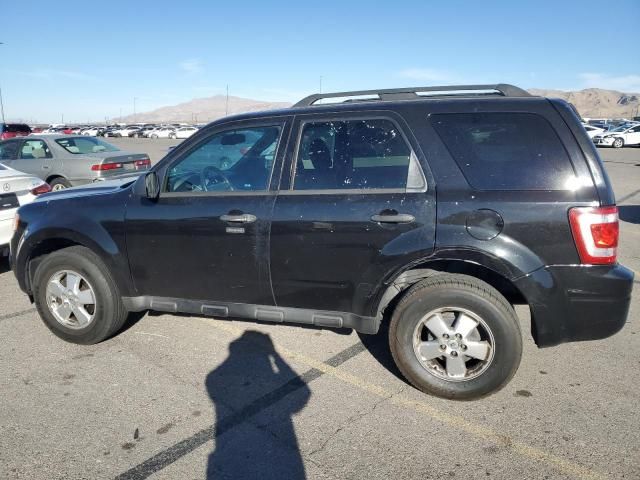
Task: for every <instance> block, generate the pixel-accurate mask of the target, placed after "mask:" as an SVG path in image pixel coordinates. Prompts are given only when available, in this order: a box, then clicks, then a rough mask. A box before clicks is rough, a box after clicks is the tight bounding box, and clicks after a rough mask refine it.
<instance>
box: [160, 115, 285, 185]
mask: <svg viewBox="0 0 640 480" xmlns="http://www.w3.org/2000/svg"><path fill="white" fill-rule="evenodd" d="M279 138H280V127H279V126H266V127H253V128H239V129H235V130H227V131H224V132H219V133H216V134H214V135H212V136H211V137H209V139H208V140H207V141H206V143H204V144H202V145H200V146H199V147H198V148H196V149H195V150H192V151H191V152H189V153H188V154H187V155H186V156H185V157H183V158H182V159H181V160H179V161H178V162H177V163H176V164H174V165H173V167H171V169H170V170H169V173H168V175H167V182H166V188H165V191H167V192H220V191H221V192H224V191H238V190H239V191H260V190H266V189H267V187H268V184H269V178H270V177H271V170H272V168H273V163H274V162H273V160H274V156H275V152H276V150H277V146H278V140H279Z"/></svg>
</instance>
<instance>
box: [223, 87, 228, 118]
mask: <svg viewBox="0 0 640 480" xmlns="http://www.w3.org/2000/svg"><path fill="white" fill-rule="evenodd" d="M227 115H229V85H228V84H227V99H226V100H225V102H224V116H225V117H226V116H227Z"/></svg>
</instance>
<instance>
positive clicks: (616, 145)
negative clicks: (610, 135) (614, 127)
mask: <svg viewBox="0 0 640 480" xmlns="http://www.w3.org/2000/svg"><path fill="white" fill-rule="evenodd" d="M622 147H624V140H623V139H621V138H616V139H615V140H614V141H613V148H622Z"/></svg>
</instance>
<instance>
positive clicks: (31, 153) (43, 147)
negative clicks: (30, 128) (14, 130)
mask: <svg viewBox="0 0 640 480" xmlns="http://www.w3.org/2000/svg"><path fill="white" fill-rule="evenodd" d="M20 158H23V159H38V158H51V152H50V151H49V147H48V146H47V144H46V143H44V142H43V141H42V140H25V142H24V143H23V144H22V148H21V149H20Z"/></svg>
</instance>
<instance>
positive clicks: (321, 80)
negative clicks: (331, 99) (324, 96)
mask: <svg viewBox="0 0 640 480" xmlns="http://www.w3.org/2000/svg"><path fill="white" fill-rule="evenodd" d="M318 93H322V75H320V91H319V92H318Z"/></svg>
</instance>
